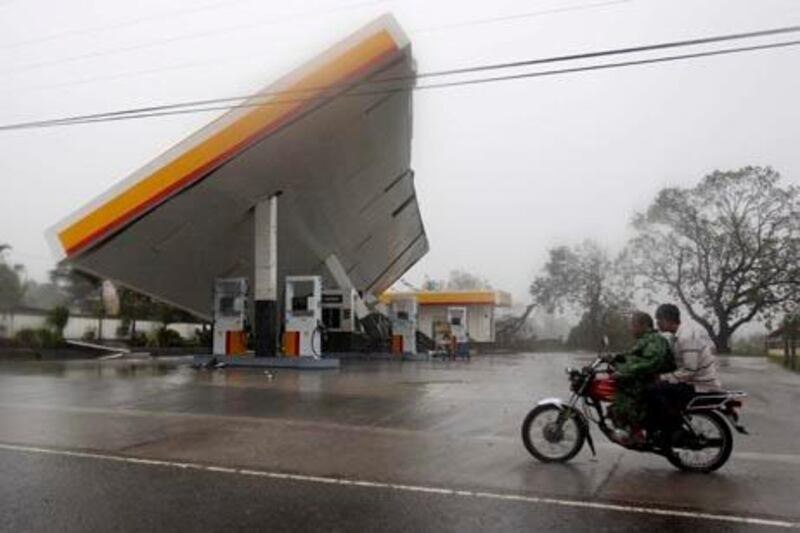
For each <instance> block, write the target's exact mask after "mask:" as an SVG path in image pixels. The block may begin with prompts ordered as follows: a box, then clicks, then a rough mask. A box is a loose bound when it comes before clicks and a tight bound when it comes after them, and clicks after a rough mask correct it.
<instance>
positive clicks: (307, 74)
mask: <svg viewBox="0 0 800 533" xmlns="http://www.w3.org/2000/svg"><path fill="white" fill-rule="evenodd" d="M415 76H416V72H415V64H414V60H413V57H412V53H411V44H410V42H409V40H408V38H407V37H406V36H405V34H404V33H403V32H402V30H401V29H400V27H399V25H398V24H397V23H396V21H395V20H394V19H393V18H392V17H391V16H388V15H387V16H383V17H381V18H379V19H377V20H375V21H374V22H372V23H371V24H369V25H367V26H366V27H364V28H362V29H361V30H359V31H357V32H356V33H354V34H353V35H351V36H349V37H348V38H346V39H344V40H343V41H341V42H339V43H338V44H336V45H335V46H333V47H331V48H330V49H328V50H326V51H325V52H323V53H322V54H320V55H318V56H317V57H315V58H314V59H312V60H310V61H309V62H307V63H306V64H304V65H303V66H301V67H299V68H298V69H296V70H294V71H293V72H291V73H289V74H288V75H286V76H284V77H283V78H281V79H280V80H278V81H277V82H275V83H273V84H271V85H270V86H268V87H266V88H264V89H263V90H262V91H261V92H259V93H258V94H256V95H253V96H252V97H251V98H249V99H248V100H246V101H245V102H244V103H242V104H240V105H236V106H234V109H232V110H230V111H228V112H227V113H225V114H224V115H222V116H221V117H219V118H217V119H216V120H214V121H213V122H211V123H209V124H208V125H207V126H205V127H203V128H201V129H200V130H199V131H197V132H195V133H194V134H192V135H191V136H189V137H188V138H186V139H184V140H183V141H181V142H179V143H178V144H176V145H175V146H174V147H172V148H171V149H169V150H167V151H166V152H165V153H163V154H161V155H159V156H158V157H156V158H155V159H154V160H152V161H151V162H150V163H148V164H146V165H145V166H143V167H142V168H141V169H139V170H138V171H136V172H134V173H133V174H132V175H131V176H129V177H127V178H126V179H124V180H123V181H121V182H120V183H118V184H117V185H115V186H113V187H112V188H111V189H110V190H108V191H107V192H105V193H104V194H101V195H100V196H99V197H97V198H96V199H94V200H93V201H91V202H89V203H88V204H87V205H86V206H84V207H83V208H81V209H79V210H78V211H76V212H75V213H73V214H72V215H70V216H69V217H67V218H66V219H64V220H62V221H61V222H60V223H58V224H57V225H56V226H54V227H53V228H51V229H50V230H49V231H48V240H49V242H50V244H51V247H52V248H53V250H54V251H55V253H56V254H57V255H58V257H59V259H60V260H62V261H64V262H66V263H68V264H69V265H71V266H72V267H73V268H75V269H77V270H79V271H83V272H86V273H88V274H91V275H93V276H96V277H98V278H102V279H107V280H111V281H112V282H113V283H115V284H117V285H119V286H124V287H127V288H129V289H132V290H134V291H137V292H139V293H142V294H146V295H149V296H151V297H153V298H155V299H157V300H160V301H163V302H166V303H168V304H171V305H173V306H175V307H178V308H181V309H184V310H186V311H188V312H190V313H192V314H194V315H196V316H198V317H200V318H202V319H204V320H208V321H213V323H214V337H213V338H214V341H213V354H214V356H215V357H216V358H225V359H226V360H230V361H231V362H238V363H254V362H255V363H256V364H272V363H274V364H278V365H286V364H292V365H311V366H315V365H321V366H326V365H330V364H332V363H331V362H325V359H326V358H323V357H322V355H323V354H326V355H327V354H329V353H353V352H356V353H358V352H389V351H391V350H392V348H394V351H395V352H398V353H415V352H416V351H417V346H416V339H417V326H416V324H417V313H418V307H417V305H416V304H415V303H408V299H405V300H402V299H398V300H393V301H386V302H383V303H382V302H381V301H380V299H379V297H380V295H381V294H382V293H384V292H385V291H386V290H387V289H388V288H389V287H391V286H392V285H393V284H394V283H395V282H396V281H398V280H399V279H400V278H401V276H402V275H403V274H404V273H405V272H406V271H408V269H409V268H411V267H412V266H413V265H414V264H415V263H416V262H417V261H418V260H419V259H420V258H421V257H422V256H423V255H424V254H425V253H427V251H428V240H427V237H426V233H425V228H424V225H423V222H422V216H421V213H420V209H419V205H418V202H417V196H416V192H415V187H414V171H413V170H412V169H411V166H410V164H411V136H412V91H410V90H409V89H410V88H411V87H413V85H414V83H415ZM464 320H465V318H464ZM465 322H466V320H465ZM456 329H457V328H456ZM393 332H394V334H393ZM278 358H280V359H278Z"/></svg>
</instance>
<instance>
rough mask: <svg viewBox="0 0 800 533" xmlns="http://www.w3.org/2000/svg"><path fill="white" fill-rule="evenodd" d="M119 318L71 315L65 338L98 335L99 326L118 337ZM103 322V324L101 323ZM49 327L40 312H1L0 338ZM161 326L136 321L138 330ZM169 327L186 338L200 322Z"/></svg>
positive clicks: (107, 335) (106, 334)
mask: <svg viewBox="0 0 800 533" xmlns="http://www.w3.org/2000/svg"><path fill="white" fill-rule="evenodd" d="M121 322H122V321H121V320H120V319H119V318H104V319H103V320H102V321H99V320H98V319H96V318H90V317H81V316H71V317H70V318H69V321H68V322H67V327H66V328H64V338H65V339H80V338H82V337H83V336H84V335H85V334H86V332H87V331H89V330H91V331H94V332H95V335H97V330H98V327H102V329H103V338H104V339H109V340H111V339H118V338H119V337H118V336H117V328H119V326H120V324H121ZM101 324H102V325H101ZM44 327H47V317H45V316H44V315H39V314H32V313H31V314H28V313H3V312H0V338H11V337H14V336H15V335H16V334H17V333H18V332H19V331H20V330H23V329H38V328H44ZM160 327H161V323H160V322H152V321H148V320H141V321H137V322H136V331H137V332H141V333H145V334H148V333H152V332H153V331H156V330H157V329H158V328H160ZM168 327H169V329H171V330H174V331H176V332H178V334H179V335H180V336H181V337H183V338H184V339H190V338H192V337H194V332H195V330H196V329H200V327H201V326H200V324H190V323H176V324H170V325H169V326H168Z"/></svg>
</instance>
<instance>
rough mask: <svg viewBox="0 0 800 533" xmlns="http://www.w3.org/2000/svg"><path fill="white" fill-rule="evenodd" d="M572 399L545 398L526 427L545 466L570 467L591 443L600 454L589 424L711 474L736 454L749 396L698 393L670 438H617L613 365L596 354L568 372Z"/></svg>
mask: <svg viewBox="0 0 800 533" xmlns="http://www.w3.org/2000/svg"><path fill="white" fill-rule="evenodd" d="M567 375H568V377H569V383H570V389H571V391H572V396H571V397H570V399H569V401H567V402H565V401H563V400H561V399H559V398H546V399H543V400H541V401H540V402H539V403H538V404H537V405H536V407H534V408H533V409H532V410H531V411H530V412H529V413H528V415H527V416H526V417H525V420H524V422H523V424H522V440H523V443H524V444H525V448H526V449H527V450H528V452H530V454H531V455H533V456H534V457H535V458H536V459H538V460H539V461H542V462H546V463H551V462H567V461H569V460H570V459H572V458H573V457H575V456H576V455H577V454H578V452H580V451H581V449H582V448H583V446H584V443H588V445H589V448H590V449H591V452H592V455H595V456H596V455H597V453H596V451H595V446H594V441H593V439H592V435H591V432H590V431H589V422H593V423H594V424H596V425H597V427H598V428H599V429H600V431H602V432H603V434H605V435H606V437H608V438H609V440H611V441H612V442H614V443H615V444H618V445H620V446H623V447H624V448H627V449H630V450H635V451H638V452H645V453H655V454H658V455H661V456H663V457H665V458H666V459H667V460H668V461H669V462H670V463H671V464H672V465H673V466H675V467H677V468H679V469H681V470H686V471H690V472H703V473H708V472H713V471H714V470H717V469H718V468H720V467H721V466H722V465H724V464H725V463H726V462H727V460H728V459H729V458H730V455H731V452H732V451H733V433H732V432H731V427H733V428H734V429H736V431H738V432H739V433H741V434H747V430H746V429H745V428H744V426H742V425H741V424H740V423H739V413H738V410H739V409H740V408H741V406H742V399H743V398H744V397H746V396H747V394H746V393H744V392H741V391H723V392H708V393H694V394H693V396H692V397H691V399H689V401H688V403H686V405H684V406H680V418H681V425H680V429H678V430H677V431H675V433H674V434H673V435H670V436H669V438H666V439H665V438H663V436H662V435H657V432H656V431H653V432H650V431H647V432H645V431H642V430H639V435H640V436H641V437H642V438H640V439H635V440H630V439H621V438H620V437H619V432H618V431H617V430H618V428H616V427H615V426H614V423H613V417H612V416H610V414H611V413H610V412H609V407H610V404H611V402H613V401H614V396H615V394H616V390H617V389H616V382H615V379H614V364H613V361H609V360H608V357H604V356H603V354H602V353H601V354H598V356H597V358H596V359H595V360H594V362H592V364H590V365H588V366H585V367H583V368H581V369H575V368H568V369H567Z"/></svg>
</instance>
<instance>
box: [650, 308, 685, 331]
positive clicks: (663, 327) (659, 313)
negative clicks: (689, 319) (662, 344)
mask: <svg viewBox="0 0 800 533" xmlns="http://www.w3.org/2000/svg"><path fill="white" fill-rule="evenodd" d="M656 324H657V325H658V329H659V331H668V332H670V333H675V332H676V331H678V326H680V325H681V311H680V309H678V306H676V305H672V304H661V305H659V306H658V309H656Z"/></svg>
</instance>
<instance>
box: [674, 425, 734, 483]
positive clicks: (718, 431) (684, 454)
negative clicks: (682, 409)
mask: <svg viewBox="0 0 800 533" xmlns="http://www.w3.org/2000/svg"><path fill="white" fill-rule="evenodd" d="M687 418H688V419H689V422H690V424H691V425H692V429H693V430H694V432H695V433H696V434H697V435H698V436H699V440H698V439H695V438H694V437H689V438H688V441H687V442H686V443H681V445H680V446H679V447H678V446H676V447H673V448H672V449H671V450H670V451H669V452H668V453H667V460H668V461H669V462H670V463H672V465H673V466H675V467H677V468H679V469H681V470H685V471H687V472H699V473H704V474H707V473H709V472H713V471H715V470H717V469H719V468H720V467H722V465H724V464H725V463H726V462H727V461H728V459H729V458H730V456H731V452H732V451H733V434H732V433H731V428H730V427H728V423H727V422H726V421H725V419H724V418H722V416H721V415H720V414H719V413H715V412H713V411H699V412H694V413H689V414H688V415H687ZM684 431H685V430H684Z"/></svg>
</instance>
